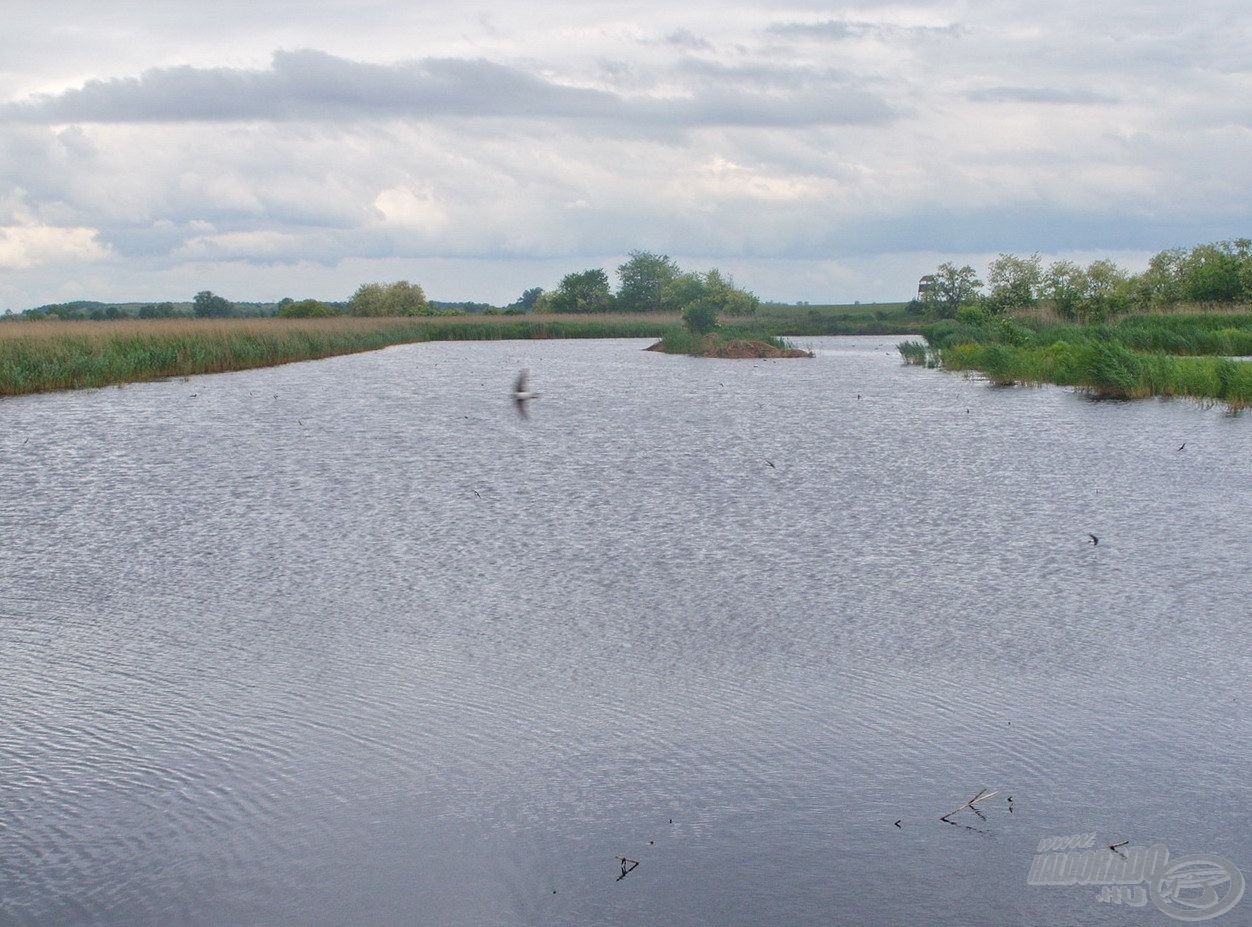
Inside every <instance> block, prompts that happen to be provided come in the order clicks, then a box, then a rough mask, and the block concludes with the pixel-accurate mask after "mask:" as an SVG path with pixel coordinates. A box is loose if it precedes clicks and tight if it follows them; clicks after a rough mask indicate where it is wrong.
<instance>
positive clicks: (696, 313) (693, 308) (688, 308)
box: [682, 296, 721, 335]
mask: <svg viewBox="0 0 1252 927" xmlns="http://www.w3.org/2000/svg"><path fill="white" fill-rule="evenodd" d="M682 315H683V324H684V325H686V326H687V331H689V332H691V333H692V334H694V335H707V334H708V333H709V332H712V331H716V330H717V329H718V328H719V327H720V326H721V319H720V317H719V314H718V311H717V300H716V299H714V298H712V297H709V296H701V297H700V298H699V299H696V300H693V301H692V302H689V303H687V305H685V306H683V313H682Z"/></svg>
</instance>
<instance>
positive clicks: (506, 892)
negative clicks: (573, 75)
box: [0, 338, 1252, 927]
mask: <svg viewBox="0 0 1252 927" xmlns="http://www.w3.org/2000/svg"><path fill="white" fill-rule="evenodd" d="M898 340H900V339H898V338H818V339H810V340H809V341H807V342H802V343H803V344H805V345H807V346H810V347H813V348H814V349H816V350H817V353H818V356H817V358H816V359H815V360H810V361H804V360H795V361H774V362H756V361H742V360H740V361H712V360H696V359H691V358H678V357H667V356H663V355H659V354H654V353H648V352H645V351H643V350H642V348H643V347H644V346H645V345H646V344H647V342H643V341H635V340H620V341H551V342H502V343H444V344H425V345H413V346H403V347H397V348H391V349H388V350H384V351H379V352H375V353H370V354H364V355H358V356H352V357H340V358H333V359H330V360H325V361H319V362H314V363H302V364H293V365H289V366H284V367H279V368H273V369H268V370H258V371H248V372H243V373H236V374H225V375H218V376H205V377H196V378H192V379H190V380H187V381H182V380H174V381H169V382H164V383H152V384H143V385H131V386H127V387H125V388H122V389H113V388H111V389H103V390H96V391H85V392H73V393H62V394H54V395H43V396H33V397H26V398H17V399H6V400H3V401H2V402H0V462H2V464H3V470H2V471H0V472H3V474H4V482H5V486H4V491H3V495H2V496H0V532H2V536H3V539H4V548H3V554H2V556H0V657H2V659H3V672H2V673H0V924H3V925H5V927H8V925H39V927H43V925H61V927H66V925H68V927H77V925H110V927H111V925H117V927H171V925H194V927H199V925H205V927H211V925H212V927H216V925H266V927H269V925H273V927H311V925H312V927H316V925H326V927H333V925H374V927H391V925H439V927H444V925H447V927H461V925H465V927H471V925H472V927H478V925H482V927H511V925H545V927H546V925H571V927H572V925H578V927H587V925H637V924H665V925H726V927H760V925H802V924H804V925H807V924H814V925H817V924H822V925H863V924H884V925H908V927H912V925H921V924H926V925H952V927H958V925H959V927H969V925H1030V927H1074V925H1087V924H1091V925H1105V924H1108V925H1142V924H1169V923H1176V922H1177V920H1176V919H1171V916H1170V915H1168V914H1167V913H1164V912H1163V911H1162V910H1161V909H1159V907H1158V906H1155V905H1154V902H1152V901H1149V902H1148V903H1147V905H1146V907H1135V906H1134V905H1133V904H1131V903H1130V902H1131V901H1132V900H1133V899H1132V897H1131V896H1130V895H1129V894H1127V896H1126V899H1125V903H1122V904H1116V903H1113V900H1114V899H1112V898H1111V897H1110V892H1109V891H1108V890H1106V891H1105V893H1104V900H1103V901H1101V900H1100V895H1101V890H1100V888H1098V887H1096V886H1091V885H1040V884H1033V885H1032V884H1028V883H1029V880H1028V876H1029V874H1030V872H1031V867H1032V864H1033V861H1034V859H1035V857H1036V855H1037V849H1038V844H1039V842H1040V841H1041V840H1044V839H1045V838H1049V837H1063V836H1068V835H1075V834H1084V833H1091V832H1095V833H1096V837H1095V842H1094V844H1093V845H1094V846H1095V847H1096V848H1102V847H1104V846H1105V845H1107V844H1111V843H1117V842H1121V841H1130V847H1136V846H1143V847H1148V846H1151V845H1154V844H1162V845H1164V846H1166V847H1167V848H1168V850H1169V852H1170V853H1171V855H1172V857H1177V856H1183V855H1191V854H1201V855H1207V856H1218V857H1222V858H1224V859H1226V860H1228V861H1230V863H1231V864H1232V865H1234V866H1235V867H1237V868H1238V870H1240V871H1241V872H1242V873H1243V874H1244V875H1246V876H1248V877H1250V878H1252V774H1250V773H1249V765H1250V761H1252V711H1250V710H1249V708H1250V705H1249V696H1250V687H1249V682H1248V680H1249V674H1250V673H1252V654H1250V652H1249V624H1250V618H1252V604H1250V603H1252V568H1250V561H1249V552H1250V551H1252V454H1250V453H1249V452H1250V451H1252V418H1249V416H1247V415H1231V414H1229V413H1225V412H1223V411H1222V410H1221V409H1202V408H1199V407H1197V406H1195V405H1193V404H1190V403H1187V402H1160V401H1144V402H1136V403H1118V402H1095V401H1091V400H1089V399H1086V398H1084V397H1083V396H1081V395H1078V394H1076V393H1073V392H1070V391H1067V390H1062V389H1053V388H1042V389H996V388H992V387H990V386H988V385H986V384H985V383H982V382H979V381H977V380H969V379H964V378H962V377H960V376H958V375H953V374H949V373H944V372H938V371H931V370H925V369H920V368H913V367H904V366H902V365H901V363H900V359H899V355H898V354H897V353H896V351H895V343H896V342H897V341H898ZM523 367H526V368H529V369H530V371H531V385H532V388H533V389H535V390H537V391H539V392H540V393H542V394H543V395H542V397H541V398H540V399H538V400H537V401H535V402H534V403H533V404H532V414H531V417H530V418H529V419H528V420H522V419H521V418H519V417H518V416H517V415H516V413H515V412H514V410H513V408H512V406H511V403H510V401H509V399H508V396H507V394H508V392H509V390H510V389H511V386H512V382H513V379H514V377H515V376H516V373H517V371H518V370H519V369H521V368H523ZM1184 442H1185V446H1182V445H1184ZM1180 446H1182V448H1181V449H1179V448H1180ZM1089 532H1090V533H1092V534H1095V535H1096V536H1098V537H1099V544H1098V545H1094V544H1092V543H1091V540H1090V538H1089V537H1088V533H1089ZM984 787H985V788H988V789H992V790H996V791H997V792H998V794H997V795H995V796H993V797H991V798H990V799H988V800H986V801H984V802H980V803H979V804H978V805H977V806H976V807H977V808H978V809H980V810H981V816H978V815H975V814H974V812H973V811H971V810H969V809H966V810H963V811H960V812H959V813H957V814H956V815H955V816H954V817H953V818H951V819H950V820H951V823H945V822H944V821H941V820H940V816H941V815H942V814H943V813H944V812H946V811H950V810H952V809H954V808H957V807H958V806H960V805H962V804H963V803H964V802H966V801H967V800H969V799H971V798H972V797H973V796H974V795H975V794H976V793H977V792H978V791H979V790H980V789H982V788H984ZM1010 797H1011V798H1012V801H1011V802H1010V801H1009V798H1010ZM896 822H899V825H898V826H897V824H896ZM1105 852H1108V851H1105ZM619 856H624V857H627V858H628V859H632V860H638V862H639V865H638V866H637V867H636V868H634V869H633V870H632V871H630V872H629V874H628V875H626V876H625V877H624V878H619V877H620V876H621V867H622V864H621V863H619V861H618V860H617V859H616V857H619ZM1218 881H1219V882H1220V880H1218ZM1233 887H1234V880H1233V879H1230V880H1227V882H1226V884H1225V885H1224V887H1223V886H1222V885H1218V888H1217V890H1218V893H1219V894H1220V893H1221V892H1227V893H1229V892H1230V891H1232V890H1233ZM1117 900H1120V899H1117ZM1210 900H1211V899H1210ZM1250 922H1252V897H1250V898H1247V899H1244V900H1243V901H1242V902H1239V903H1238V904H1236V905H1235V906H1234V907H1233V908H1232V909H1231V910H1230V912H1229V913H1227V914H1225V915H1223V916H1222V917H1220V918H1219V919H1217V920H1215V921H1213V923H1218V924H1247V923H1250Z"/></svg>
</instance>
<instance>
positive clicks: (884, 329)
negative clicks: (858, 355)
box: [744, 303, 922, 336]
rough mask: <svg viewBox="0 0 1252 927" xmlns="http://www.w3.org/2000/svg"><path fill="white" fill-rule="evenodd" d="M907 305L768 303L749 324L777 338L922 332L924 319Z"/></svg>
mask: <svg viewBox="0 0 1252 927" xmlns="http://www.w3.org/2000/svg"><path fill="white" fill-rule="evenodd" d="M907 305H908V304H907V303H863V304H862V303H857V304H854V305H829V306H780V305H774V304H770V303H766V304H765V305H763V306H761V308H760V309H758V310H757V312H756V314H755V315H754V316H752V317H751V319H750V320H744V321H750V323H751V324H752V326H753V327H756V328H759V329H761V330H764V331H767V332H770V333H771V334H776V335H797V336H803V335H906V334H910V333H913V332H918V331H920V330H921V325H922V319H921V317H920V316H917V315H914V314H913V313H910V312H908V311H907V308H906V307H907Z"/></svg>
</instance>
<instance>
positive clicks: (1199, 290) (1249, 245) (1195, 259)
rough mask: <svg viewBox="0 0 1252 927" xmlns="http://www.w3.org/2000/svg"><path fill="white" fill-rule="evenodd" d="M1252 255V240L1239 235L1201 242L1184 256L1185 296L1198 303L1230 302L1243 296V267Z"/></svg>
mask: <svg viewBox="0 0 1252 927" xmlns="http://www.w3.org/2000/svg"><path fill="white" fill-rule="evenodd" d="M1250 254H1252V240H1249V239H1247V238H1238V239H1235V240H1234V241H1219V242H1215V243H1214V244H1210V245H1197V246H1196V247H1194V248H1192V249H1191V251H1190V253H1189V254H1188V255H1187V256H1186V257H1185V258H1183V260H1182V267H1181V276H1182V280H1181V290H1182V298H1183V299H1186V300H1191V301H1192V302H1197V303H1229V302H1235V301H1236V300H1238V299H1239V298H1240V297H1242V296H1243V280H1242V279H1241V276H1242V275H1241V270H1242V269H1243V265H1244V264H1245V263H1246V262H1247V261H1248V260H1249V259H1250V258H1249V255H1250Z"/></svg>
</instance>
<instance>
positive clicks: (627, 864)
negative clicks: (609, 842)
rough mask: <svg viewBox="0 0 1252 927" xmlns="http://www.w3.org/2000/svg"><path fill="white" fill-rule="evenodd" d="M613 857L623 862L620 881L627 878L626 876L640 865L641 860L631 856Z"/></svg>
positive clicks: (618, 878)
mask: <svg viewBox="0 0 1252 927" xmlns="http://www.w3.org/2000/svg"><path fill="white" fill-rule="evenodd" d="M613 858H614V859H616V860H617V861H618V862H619V863H621V864H622V874H621V875H619V876H618V877H617V881H619V882H620V881H622V879H624V878H626V876H628V875H630V873H632V872H633V871H634V869H635V867H636V866H638V865H639V860H637V859H631V858H630V857H629V856H615V857H613Z"/></svg>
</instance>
